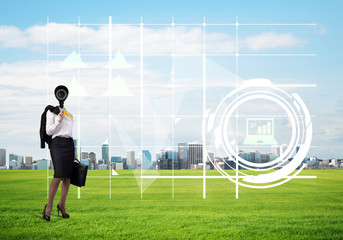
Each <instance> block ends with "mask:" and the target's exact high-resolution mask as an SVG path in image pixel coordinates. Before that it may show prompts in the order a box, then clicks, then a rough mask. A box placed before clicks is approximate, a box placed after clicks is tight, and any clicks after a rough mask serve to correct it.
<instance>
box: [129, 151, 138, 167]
mask: <svg viewBox="0 0 343 240" xmlns="http://www.w3.org/2000/svg"><path fill="white" fill-rule="evenodd" d="M126 163H127V168H128V169H136V168H137V162H136V159H135V151H128V152H127V153H126Z"/></svg>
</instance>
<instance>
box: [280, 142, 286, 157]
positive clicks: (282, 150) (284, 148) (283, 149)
mask: <svg viewBox="0 0 343 240" xmlns="http://www.w3.org/2000/svg"><path fill="white" fill-rule="evenodd" d="M286 150H287V145H286V144H281V145H280V156H281V155H282V154H283V153H284V152H286Z"/></svg>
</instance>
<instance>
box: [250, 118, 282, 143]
mask: <svg viewBox="0 0 343 240" xmlns="http://www.w3.org/2000/svg"><path fill="white" fill-rule="evenodd" d="M243 144H244V145H274V144H277V142H276V140H275V137H274V119H273V118H247V119H246V138H245V140H244V142H243Z"/></svg>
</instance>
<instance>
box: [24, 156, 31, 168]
mask: <svg viewBox="0 0 343 240" xmlns="http://www.w3.org/2000/svg"><path fill="white" fill-rule="evenodd" d="M25 169H32V157H30V156H26V157H25Z"/></svg>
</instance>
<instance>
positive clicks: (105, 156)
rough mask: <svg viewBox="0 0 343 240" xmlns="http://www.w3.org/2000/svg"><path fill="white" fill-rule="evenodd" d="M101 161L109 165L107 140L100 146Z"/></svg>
mask: <svg viewBox="0 0 343 240" xmlns="http://www.w3.org/2000/svg"><path fill="white" fill-rule="evenodd" d="M102 159H104V161H105V164H109V162H110V157H109V149H108V139H106V140H105V142H104V143H103V144H102Z"/></svg>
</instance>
